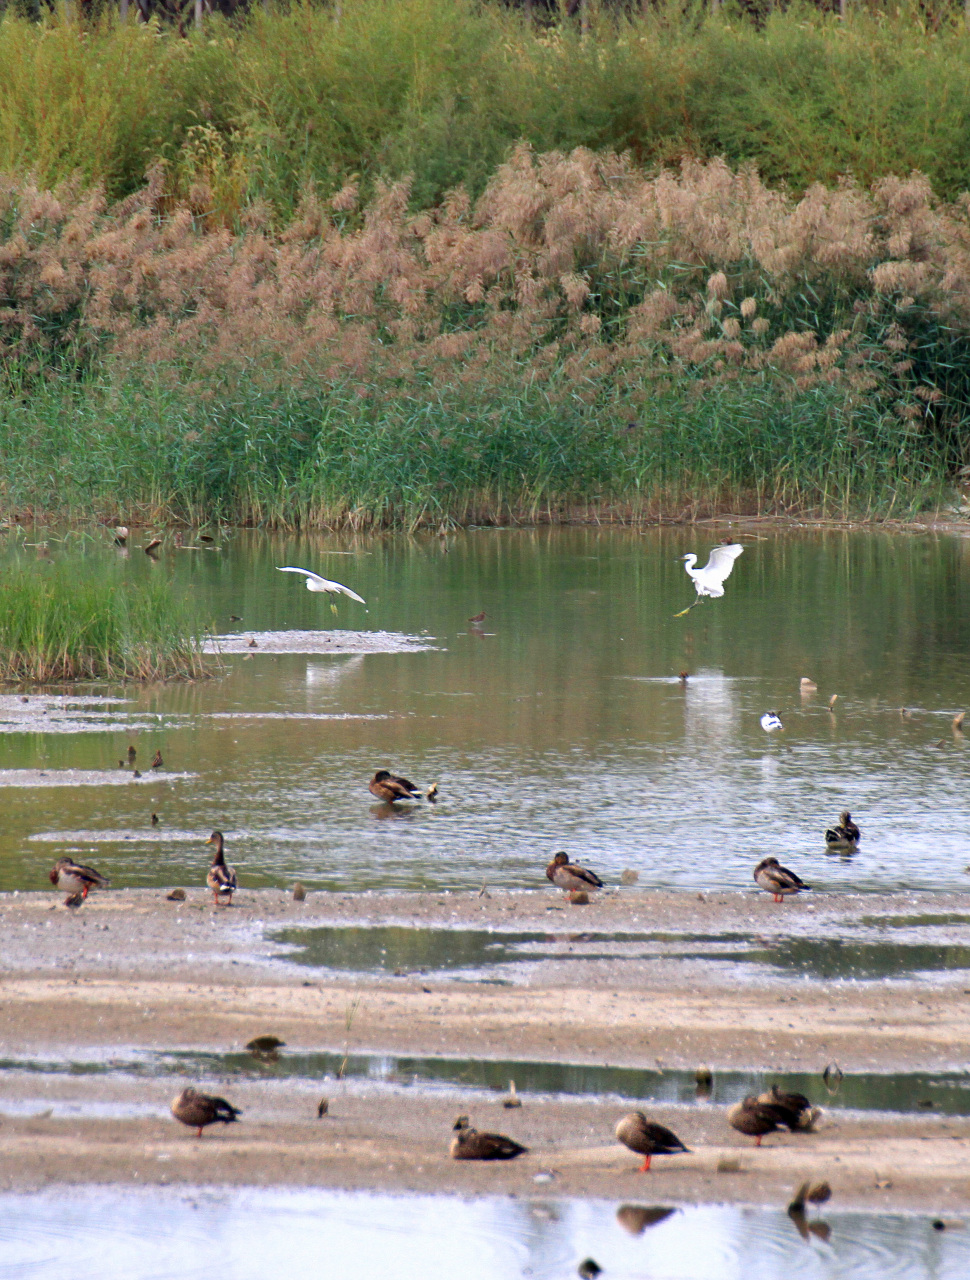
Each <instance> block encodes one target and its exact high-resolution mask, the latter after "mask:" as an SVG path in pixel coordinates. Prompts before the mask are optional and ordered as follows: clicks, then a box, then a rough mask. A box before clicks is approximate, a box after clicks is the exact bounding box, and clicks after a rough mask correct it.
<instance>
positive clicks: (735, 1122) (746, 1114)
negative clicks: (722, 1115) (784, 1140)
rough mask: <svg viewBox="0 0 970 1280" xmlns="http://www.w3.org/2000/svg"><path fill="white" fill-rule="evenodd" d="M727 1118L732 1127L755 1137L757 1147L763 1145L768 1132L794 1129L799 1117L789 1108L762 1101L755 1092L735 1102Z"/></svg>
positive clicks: (750, 1136)
mask: <svg viewBox="0 0 970 1280" xmlns="http://www.w3.org/2000/svg"><path fill="white" fill-rule="evenodd" d="M727 1118H728V1124H729V1125H730V1126H731V1128H732V1129H736V1130H737V1131H738V1133H743V1134H746V1135H747V1136H748V1137H749V1138H754V1145H755V1146H756V1147H760V1146H761V1139H762V1138H763V1137H764V1136H765V1134H766V1133H774V1131H775V1130H776V1129H789V1130H792V1129H793V1128H795V1127H796V1125H797V1118H796V1117H794V1116H793V1115H792V1112H791V1111H789V1110H788V1109H787V1108H785V1107H779V1106H776V1105H775V1104H774V1103H769V1102H761V1101H760V1100H759V1099H758V1098H756V1097H755V1096H754V1094H749V1095H748V1096H747V1097H746V1098H745V1099H744V1101H743V1102H737V1103H735V1105H734V1106H733V1107H731V1109H730V1110H729V1111H728V1113H727Z"/></svg>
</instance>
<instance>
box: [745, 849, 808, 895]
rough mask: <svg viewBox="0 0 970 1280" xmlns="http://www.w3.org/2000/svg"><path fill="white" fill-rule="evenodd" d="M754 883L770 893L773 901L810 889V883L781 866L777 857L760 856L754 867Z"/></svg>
mask: <svg viewBox="0 0 970 1280" xmlns="http://www.w3.org/2000/svg"><path fill="white" fill-rule="evenodd" d="M754 881H755V884H756V885H758V886H759V888H762V889H764V890H765V892H766V893H770V894H771V895H772V896H773V897H774V900H775V902H784V900H785V898H786V897H788V896H790V895H791V894H793V893H801V892H802V890H807V891H811V885H808V884H806V883H805V881H804V880H800V879H799V878H798V876H796V875H795V873H794V871H789V870H788V868H787V867H783V866H782V865H781V864H780V863H779V861H778V859H777V858H762V859H761V861H760V862H759V863H758V865H757V866H756V867H755V869H754Z"/></svg>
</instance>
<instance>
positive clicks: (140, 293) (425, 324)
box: [0, 145, 970, 425]
mask: <svg viewBox="0 0 970 1280" xmlns="http://www.w3.org/2000/svg"><path fill="white" fill-rule="evenodd" d="M966 213H967V206H966V204H963V205H959V206H950V207H943V206H941V205H940V204H938V203H937V202H935V201H934V199H933V193H932V191H931V190H930V187H929V184H928V182H927V181H926V179H924V178H923V177H922V176H920V175H919V174H913V175H912V176H910V177H909V178H905V179H903V178H894V177H889V178H885V179H883V180H882V181H881V182H879V183H878V184H876V186H875V187H874V188H873V189H872V190H871V191H865V190H862V189H861V188H859V187H858V186H856V185H854V184H853V183H851V182H848V181H847V182H845V183H843V184H841V185H840V186H839V187H838V188H837V189H835V190H829V189H826V188H824V187H822V186H814V187H811V188H810V189H809V190H808V191H807V192H806V193H805V195H804V196H803V197H802V198H801V199H797V200H796V199H793V198H791V197H789V196H787V195H785V194H783V193H781V192H779V191H776V190H771V189H769V188H768V187H767V186H766V185H765V184H764V183H763V182H762V181H761V180H760V179H759V177H758V176H757V174H755V173H754V172H753V171H751V170H744V171H741V172H738V173H735V172H732V171H730V170H729V169H728V168H727V167H726V165H725V164H723V163H721V162H719V161H712V162H710V163H706V164H701V163H696V162H687V163H685V164H684V165H683V166H682V168H681V169H680V170H679V171H677V172H674V171H669V170H666V171H663V172H660V173H659V174H657V175H656V176H652V177H651V176H647V175H646V174H644V173H643V172H641V171H638V170H637V169H636V168H635V167H634V166H633V165H632V164H631V163H630V162H629V161H628V160H627V159H625V158H623V157H618V156H612V155H594V154H593V153H591V152H589V151H585V150H581V149H580V150H576V151H573V152H572V153H571V154H570V155H568V156H567V155H562V154H559V153H555V152H553V153H549V154H545V155H535V154H533V152H532V151H531V150H530V149H529V148H528V147H527V146H525V145H522V146H520V147H518V148H517V149H516V150H515V152H514V153H513V155H512V156H511V158H510V159H509V161H508V163H506V164H504V165H502V166H501V167H500V168H499V170H498V171H497V172H496V174H495V175H494V177H493V179H492V181H491V182H490V183H489V185H488V187H487V189H486V191H485V193H484V194H483V196H482V197H481V199H480V200H478V202H477V203H476V204H474V205H472V204H471V203H470V201H469V200H468V199H467V198H466V196H465V195H464V194H463V193H462V192H461V191H458V192H455V193H453V194H452V195H451V196H450V197H449V198H448V199H446V200H445V201H444V202H443V203H442V204H441V205H440V206H438V207H436V208H433V209H429V210H426V211H424V212H420V213H417V214H415V213H414V212H412V211H410V210H409V207H408V185H407V183H406V182H401V183H398V184H395V185H393V186H388V187H383V188H381V189H379V190H378V192H377V194H376V195H375V197H374V199H373V200H372V201H371V202H370V203H369V204H368V205H367V206H366V207H364V208H363V209H360V208H358V196H357V190H356V188H355V187H354V186H353V185H348V186H346V187H345V188H344V189H343V190H342V191H340V192H339V193H338V194H337V195H336V196H335V197H334V198H333V199H331V200H330V201H329V202H328V203H324V202H321V201H319V200H317V199H307V200H305V201H304V203H303V205H302V206H301V208H300V210H299V212H298V214H297V216H295V217H294V218H293V220H292V221H291V222H290V223H289V224H288V225H286V226H284V227H282V228H279V229H276V228H274V227H273V226H271V225H270V222H269V219H268V217H267V216H266V215H265V214H264V213H261V211H260V210H259V209H258V208H253V209H251V210H250V211H249V212H248V214H247V216H246V219H245V225H243V226H242V227H240V228H239V229H238V230H237V231H231V230H229V229H227V228H226V227H225V226H223V225H220V224H219V220H218V219H217V218H216V217H215V216H214V215H213V212H212V192H211V190H209V189H207V188H205V187H202V186H197V187H196V188H195V189H194V190H193V192H192V193H191V200H190V203H188V204H181V205H173V204H172V201H171V199H170V197H169V196H168V195H167V193H166V188H165V173H164V170H163V169H161V168H157V169H155V170H154V171H153V172H152V174H151V175H150V178H149V181H148V183H147V185H146V187H145V188H144V190H142V191H141V192H139V193H138V194H137V195H134V196H131V197H129V198H128V199H126V200H125V201H123V202H121V203H120V204H117V205H115V206H111V207H109V206H108V205H107V203H106V201H105V199H104V197H103V195H102V194H101V193H100V192H99V191H98V190H97V189H86V190H85V189H81V188H80V187H79V186H77V185H67V186H64V187H62V188H59V189H58V190H57V191H53V192H51V191H44V190H40V189H38V188H37V187H35V186H34V185H32V184H31V183H29V182H14V181H7V182H6V183H4V184H3V185H2V186H0V227H2V228H3V229H4V233H3V238H2V241H0V295H2V297H3V301H4V305H3V306H2V309H0V352H2V356H3V358H4V359H5V360H6V361H10V360H11V359H12V358H19V362H20V363H21V364H22V362H23V361H28V362H31V367H33V368H34V369H39V368H40V366H41V363H42V362H43V360H44V359H45V358H49V357H51V356H58V357H69V358H70V359H71V360H77V359H81V360H83V359H85V358H90V357H93V356H95V355H100V354H104V355H109V356H111V357H113V358H114V359H115V360H117V361H120V362H122V364H123V365H129V364H132V365H141V364H143V363H144V362H150V363H151V364H153V365H155V366H169V367H170V368H178V369H180V370H181V375H180V376H183V377H184V376H186V373H187V372H188V371H191V372H192V375H193V376H195V378H196V379H197V380H198V388H199V389H200V390H201V391H202V392H203V393H204V392H205V379H206V375H207V374H209V373H210V372H211V371H212V370H214V369H215V368H221V369H226V368H230V369H231V368H232V367H234V366H238V367H242V366H247V367H249V368H250V369H251V368H253V367H254V366H258V367H259V369H260V370H261V371H262V374H263V376H264V377H266V378H268V379H270V381H272V380H273V379H274V378H278V377H284V376H285V377H287V378H289V377H292V376H293V374H294V371H295V370H297V369H302V370H304V371H306V372H308V373H311V374H312V375H313V377H314V378H323V379H327V380H332V381H334V382H340V383H344V384H346V383H347V382H350V383H352V384H356V385H358V386H359V387H360V389H361V390H363V391H365V392H366V393H367V394H368V395H378V396H387V397H393V396H397V395H400V394H402V393H404V392H406V391H407V390H408V389H414V388H417V387H419V386H427V385H428V384H430V385H431V386H435V385H447V386H450V387H453V386H454V385H455V384H459V385H460V384H462V383H466V384H468V385H474V386H476V387H481V386H482V385H483V383H484V384H486V385H487V384H488V382H489V381H490V380H495V382H496V383H500V382H501V383H507V381H508V378H509V377H510V375H514V376H515V377H517V378H526V379H528V380H530V381H531V382H534V383H539V384H545V385H546V386H547V387H548V390H549V393H550V395H551V396H552V397H553V399H556V398H557V397H572V396H579V397H581V398H584V399H591V398H592V397H595V396H596V394H597V385H598V384H601V383H602V382H603V380H604V379H607V380H609V382H610V383H611V385H612V386H613V387H614V388H617V387H619V388H623V387H628V388H629V391H630V395H631V397H632V400H633V401H634V402H636V400H637V398H638V397H641V398H642V397H643V396H645V395H646V394H648V389H649V386H650V385H651V383H653V384H657V383H660V384H663V383H664V382H667V381H669V380H671V379H675V378H677V377H678V375H680V374H685V373H689V374H690V375H691V376H692V377H693V378H694V379H696V385H697V387H698V388H699V389H701V390H703V389H705V388H707V387H709V386H712V385H716V384H718V383H730V382H737V381H739V380H754V381H756V382H759V383H763V382H764V380H765V379H773V380H778V379H781V380H783V381H786V382H787V383H790V385H791V387H792V388H793V389H805V388H808V387H811V386H815V385H819V384H823V383H824V384H830V385H834V386H837V387H840V388H844V389H845V391H846V392H847V393H848V394H850V396H851V395H855V394H857V393H865V394H869V395H873V394H879V395H881V396H886V397H889V403H892V404H894V406H895V409H896V412H897V413H898V414H899V415H901V416H903V417H906V418H908V419H911V420H912V421H913V423H914V425H915V424H918V422H919V420H920V419H921V418H923V417H925V415H926V414H927V412H929V407H930V406H933V405H936V404H937V403H938V402H940V401H941V400H943V399H944V398H945V397H946V396H948V395H949V394H950V393H951V392H952V391H953V388H952V387H951V388H948V387H947V385H946V383H945V381H943V380H940V382H939V384H938V382H937V380H936V379H935V378H934V376H933V370H932V368H931V367H930V366H927V365H925V364H923V365H920V364H919V362H918V360H917V359H916V358H915V357H914V353H913V350H912V348H913V347H914V346H915V344H916V339H917V338H918V337H919V336H920V334H921V333H923V332H924V330H925V328H926V326H927V325H928V324H930V325H936V326H938V327H939V328H940V329H941V330H945V331H946V332H947V333H948V334H951V335H958V336H962V337H965V335H966V334H967V332H968V330H970V233H968V226H967V217H966ZM946 407H947V406H946V405H945V404H944V405H940V407H939V408H937V409H936V410H935V412H936V413H937V414H939V413H940V411H941V410H945V409H946ZM951 407H952V408H953V411H954V412H959V411H961V410H962V405H958V404H953V405H952V406H951Z"/></svg>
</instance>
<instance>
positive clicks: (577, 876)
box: [546, 853, 603, 893]
mask: <svg viewBox="0 0 970 1280" xmlns="http://www.w3.org/2000/svg"><path fill="white" fill-rule="evenodd" d="M546 877H547V879H549V880H551V881H552V883H553V884H554V885H555V886H556V887H557V888H558V889H563V890H565V892H566V893H569V892H571V891H572V890H574V889H602V887H603V881H602V880H601V879H600V878H599V876H598V875H597V874H596V872H595V871H590V870H589V869H588V868H587V867H581V866H579V865H578V864H577V863H575V862H570V861H569V854H568V853H557V854H556V856H555V857H554V858H553V860H552V862H550V863H549V865H548V867H546Z"/></svg>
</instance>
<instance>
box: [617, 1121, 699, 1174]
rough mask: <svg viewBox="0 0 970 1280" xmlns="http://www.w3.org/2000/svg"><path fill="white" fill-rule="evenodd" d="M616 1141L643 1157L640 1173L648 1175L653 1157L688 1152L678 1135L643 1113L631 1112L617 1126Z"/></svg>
mask: <svg viewBox="0 0 970 1280" xmlns="http://www.w3.org/2000/svg"><path fill="white" fill-rule="evenodd" d="M616 1140H617V1142H622V1143H623V1145H624V1146H625V1147H629V1148H630V1150H631V1151H635V1152H636V1153H637V1155H640V1156H643V1164H642V1165H640V1168H639V1170H638V1172H639V1173H646V1172H647V1170H648V1169H649V1168H650V1160H651V1157H653V1156H674V1155H677V1153H678V1152H680V1151H687V1150H689V1148H687V1147H685V1146H684V1144H683V1143H682V1142H681V1140H680V1139H679V1138H678V1137H677V1135H676V1133H671V1131H670V1130H669V1129H665V1128H664V1126H663V1125H662V1124H654V1123H653V1121H652V1120H648V1119H647V1117H646V1116H645V1115H644V1114H643V1112H642V1111H631V1112H630V1114H629V1115H626V1116H624V1117H623V1119H622V1120H621V1121H620V1123H619V1124H618V1125H617V1126H616Z"/></svg>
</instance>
